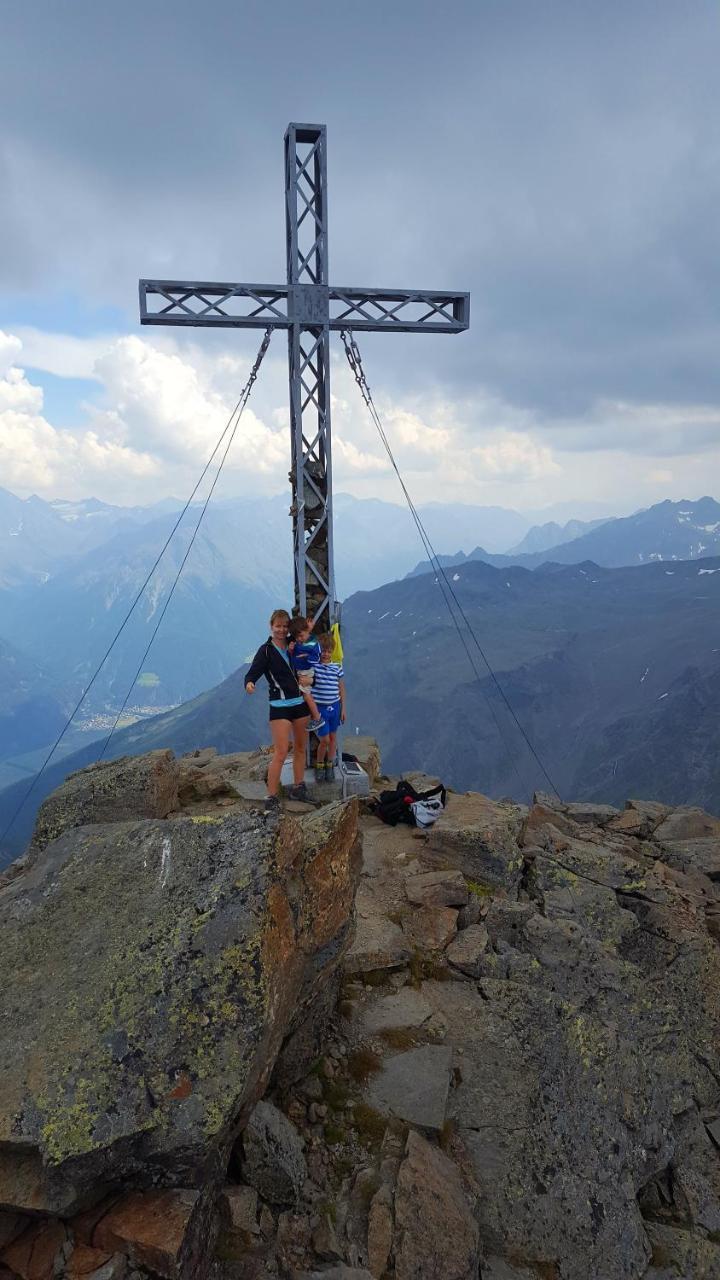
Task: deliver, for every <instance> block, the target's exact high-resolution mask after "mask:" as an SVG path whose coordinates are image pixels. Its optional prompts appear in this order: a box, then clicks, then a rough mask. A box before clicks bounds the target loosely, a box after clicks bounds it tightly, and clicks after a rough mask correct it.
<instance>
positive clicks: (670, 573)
mask: <svg viewBox="0 0 720 1280" xmlns="http://www.w3.org/2000/svg"><path fill="white" fill-rule="evenodd" d="M665 572H666V574H667V576H668V578H674V577H675V570H674V569H666V570H665Z"/></svg>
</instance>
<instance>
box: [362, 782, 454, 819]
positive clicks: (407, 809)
mask: <svg viewBox="0 0 720 1280" xmlns="http://www.w3.org/2000/svg"><path fill="white" fill-rule="evenodd" d="M446 795H447V792H446V790H445V787H444V786H443V785H442V783H440V786H439V787H433V788H432V789H431V790H430V791H416V790H415V788H414V787H413V786H412V784H411V783H409V782H405V780H404V779H401V780H400V782H398V784H397V786H396V788H395V790H394V791H381V792H380V795H379V797H378V799H377V800H376V802H375V805H374V808H373V812H374V813H375V816H376V817H378V818H379V819H380V821H381V822H385V823H386V824H387V826H389V827H396V826H397V824H398V823H399V822H405V823H407V825H408V826H409V827H414V826H415V825H416V823H415V814H414V813H413V811H412V808H411V805H412V804H414V802H415V801H416V800H440V801H441V802H442V805H443V807H444V806H445V797H446Z"/></svg>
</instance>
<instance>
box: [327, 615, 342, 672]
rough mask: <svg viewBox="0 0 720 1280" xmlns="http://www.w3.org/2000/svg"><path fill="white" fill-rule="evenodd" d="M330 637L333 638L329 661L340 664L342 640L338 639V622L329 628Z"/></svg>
mask: <svg viewBox="0 0 720 1280" xmlns="http://www.w3.org/2000/svg"><path fill="white" fill-rule="evenodd" d="M330 635H331V636H332V638H333V647H332V654H331V656H330V661H331V662H342V660H343V647H342V640H341V639H340V623H339V622H333V624H332V626H331V628H330Z"/></svg>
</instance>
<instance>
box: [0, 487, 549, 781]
mask: <svg viewBox="0 0 720 1280" xmlns="http://www.w3.org/2000/svg"><path fill="white" fill-rule="evenodd" d="M181 510H182V506H181V504H180V503H179V502H178V501H177V500H174V499H167V500H165V501H163V502H160V503H157V504H155V505H153V506H150V507H132V508H124V507H115V506H112V505H110V504H107V503H103V502H99V501H98V500H96V499H94V498H90V499H87V500H83V501H77V502H70V501H66V500H62V499H57V500H55V501H52V502H45V501H43V500H42V499H40V498H37V497H31V498H28V499H24V500H23V499H20V498H17V497H16V496H15V495H14V494H12V493H9V492H7V491H5V490H0V640H2V643H3V644H4V645H6V646H7V647H8V652H9V651H10V650H12V653H13V655H14V666H13V665H12V664H10V663H8V662H7V661H6V662H5V670H4V673H3V679H2V681H0V761H2V760H3V759H5V760H7V759H12V758H14V757H15V756H16V755H17V754H18V753H22V752H24V751H26V750H32V749H33V748H34V747H35V746H40V745H42V743H40V742H39V741H38V737H40V738H42V739H43V741H44V742H48V741H50V739H51V738H52V737H53V736H54V733H55V728H54V725H55V722H56V720H57V714H56V712H57V707H59V708H60V710H61V712H64V713H65V714H68V713H69V711H70V710H71V709H72V707H73V706H74V705H75V703H76V701H77V699H78V698H79V696H80V694H81V692H82V690H83V689H84V688H85V687H86V686H87V684H88V682H89V680H90V678H91V676H92V674H93V672H94V671H95V669H96V667H97V665H98V663H99V662H100V661H101V659H102V657H103V655H104V653H105V652H106V650H107V649H108V647H109V646H110V644H111V641H112V639H113V637H114V636H115V634H116V633H117V631H118V630H119V628H120V627H121V625H122V624H123V619H124V618H125V616H126V613H127V611H128V609H129V608H130V605H131V604H132V601H133V599H134V598H135V596H136V594H137V593H138V591H139V590H140V589H141V587H142V585H143V583H144V581H145V579H146V578H147V575H148V573H149V571H150V570H151V567H152V565H153V562H154V560H155V558H156V556H157V554H158V552H159V550H160V549H161V548H162V546H163V544H164V543H165V542H166V540H167V538H168V536H169V534H170V532H171V530H172V528H173V525H174V523H175V522H176V520H177V518H178V515H179V513H180V512H181ZM199 513H200V507H199V505H198V506H193V507H191V509H190V510H189V511H188V512H187V513H186V515H185V517H184V519H183V521H182V523H181V525H180V528H179V529H178V532H177V534H176V535H175V537H174V538H173V540H172V543H171V545H170V547H169V549H168V551H167V553H166V555H165V556H164V558H163V561H162V563H161V565H160V566H159V567H158V569H157V570H156V571H155V572H154V574H153V575H152V578H151V581H150V582H149V584H148V586H147V588H146V590H145V592H144V594H143V596H142V598H141V600H140V601H139V603H138V606H137V608H136V609H135V611H134V613H133V615H132V617H131V618H130V620H129V622H128V623H127V624H126V625H125V627H124V629H123V633H122V641H121V643H120V644H118V646H117V647H116V648H115V649H114V650H113V652H112V653H111V655H110V656H109V658H108V659H107V660H106V662H105V663H104V665H103V668H102V670H101V672H100V674H99V677H98V679H97V680H96V682H95V684H94V686H93V688H92V690H91V692H90V695H89V697H88V699H87V701H86V703H85V704H84V706H83V711H82V715H81V717H80V720H79V727H80V728H81V729H83V728H84V729H86V730H87V731H88V732H92V731H93V729H97V730H98V731H99V730H100V728H101V727H103V726H104V725H105V724H106V723H107V720H108V717H109V716H110V717H111V716H112V715H113V714H114V713H115V712H116V711H117V710H118V709H119V708H120V707H121V706H122V703H123V700H124V698H125V696H126V694H127V692H128V690H130V689H131V687H132V682H133V679H134V677H135V674H136V672H138V671H139V674H140V679H139V682H138V684H137V686H136V687H135V688H134V689H132V692H131V694H130V699H129V706H130V711H131V714H133V715H138V714H139V715H146V714H148V713H149V712H150V713H151V712H152V711H153V709H158V708H162V707H168V706H172V705H175V704H177V703H179V702H182V701H185V700H187V699H188V698H192V697H193V696H194V695H195V694H197V693H199V692H201V691H202V690H203V689H206V688H208V687H210V686H212V685H214V684H216V683H217V682H218V681H220V680H222V679H223V678H224V677H225V676H226V675H228V673H229V672H231V671H232V670H234V669H235V668H236V667H237V666H238V664H239V663H240V662H242V660H243V659H244V658H245V657H246V656H247V655H248V653H249V652H250V651H251V650H252V649H254V647H255V643H256V637H257V634H258V631H262V629H263V628H264V626H265V623H266V620H267V617H268V615H269V613H270V611H271V609H272V608H273V607H275V606H277V605H278V604H279V603H285V602H287V601H288V600H289V598H290V595H291V587H292V582H291V561H290V556H289V554H288V550H289V534H290V522H289V519H288V509H287V499H286V498H285V497H275V498H263V499H233V500H230V501H221V502H217V503H213V504H212V506H211V507H210V508H209V509H208V512H207V514H206V516H205V518H204V520H203V522H202V525H201V526H200V529H199V532H198V534H197V537H196V539H195V541H194V545H193V546H192V550H191V551H190V554H189V556H188V560H187V564H186V565H185V567H184V568H183V571H182V575H181V577H180V580H179V582H178V585H177V589H176V590H175V591H174V595H173V597H172V601H171V603H170V605H169V607H168V609H167V614H166V615H165V616H164V617H163V622H162V627H161V628H160V630H159V632H158V636H157V639H156V640H154V641H153V644H152V649H151V651H150V653H149V654H148V657H147V660H146V661H145V660H143V654H144V651H145V648H146V646H147V644H148V641H150V639H151V637H152V634H153V631H154V629H155V627H156V625H157V623H158V619H159V617H160V614H161V612H162V610H163V608H164V606H165V603H166V602H167V600H168V597H169V594H170V591H171V589H172V584H173V581H174V578H175V575H176V573H177V570H178V569H179V568H180V565H181V563H182V561H183V559H184V557H185V554H186V552H187V549H188V546H189V542H190V539H191V537H192V536H193V531H194V529H195V526H196V524H197V519H198V515H199ZM423 518H424V520H425V521H426V523H427V526H428V529H429V531H430V533H431V536H432V537H433V539H434V540H435V541H436V542H437V544H438V545H439V546H441V547H443V548H448V547H452V546H457V545H458V544H459V545H460V546H464V547H466V548H469V547H472V546H473V545H474V543H475V541H476V540H477V538H478V537H482V538H483V539H484V540H485V541H486V542H489V544H490V545H492V546H501V547H502V546H503V545H507V544H508V543H509V542H511V541H515V540H516V539H517V537H518V536H519V535H520V534H524V533H525V532H526V531H527V528H528V520H527V518H526V517H523V516H521V515H519V514H518V513H517V512H513V511H508V510H505V509H503V508H499V507H487V508H485V507H473V506H462V505H460V504H458V505H452V506H451V505H448V504H439V503H430V504H428V506H427V507H426V508H423ZM335 519H336V531H335V532H336V537H335V544H336V556H337V563H338V565H339V567H340V573H339V578H338V586H339V590H340V594H341V595H343V596H344V595H346V594H349V593H351V592H352V591H355V590H358V589H364V588H371V587H375V586H377V585H379V584H380V583H382V582H385V581H388V580H390V579H393V578H396V577H400V576H402V575H403V574H405V573H406V572H407V571H408V570H409V569H410V567H411V566H412V564H413V562H414V559H415V557H416V555H417V533H416V530H415V528H414V525H413V523H412V520H411V518H410V515H409V513H408V511H407V510H406V509H405V508H403V507H399V506H397V505H394V504H392V503H385V502H380V501H378V500H375V499H367V500H360V499H356V498H352V497H350V496H349V495H346V494H339V495H337V496H336V498H335ZM368 530H372V535H373V536H372V537H368ZM23 664H24V665H25V666H27V667H28V669H33V670H35V671H36V675H37V678H36V680H35V684H36V685H37V686H38V688H40V687H41V686H42V688H43V691H45V690H46V689H47V690H52V700H53V705H52V706H50V704H49V703H48V704H47V712H48V714H47V724H46V731H45V735H44V737H43V730H42V727H41V721H42V714H41V705H42V704H41V703H39V702H38V701H37V700H35V701H34V702H33V701H32V700H30V701H28V692H27V690H28V684H27V680H25V679H24V677H23V676H22V673H21V668H22V666H23ZM13 673H15V675H16V677H17V678H16V681H15V683H14V684H13ZM44 696H45V693H44V692H43V697H44ZM23 708H25V711H24V710H23ZM25 724H26V728H27V731H26V730H25V728H24V725H25Z"/></svg>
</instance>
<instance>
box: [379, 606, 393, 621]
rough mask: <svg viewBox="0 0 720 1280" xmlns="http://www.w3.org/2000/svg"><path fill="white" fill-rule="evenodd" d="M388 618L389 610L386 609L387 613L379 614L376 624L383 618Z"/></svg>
mask: <svg viewBox="0 0 720 1280" xmlns="http://www.w3.org/2000/svg"><path fill="white" fill-rule="evenodd" d="M389 617H390V610H389V609H388V611H387V613H381V614H380V617H379V618H378V622H382V620H383V618H389Z"/></svg>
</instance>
